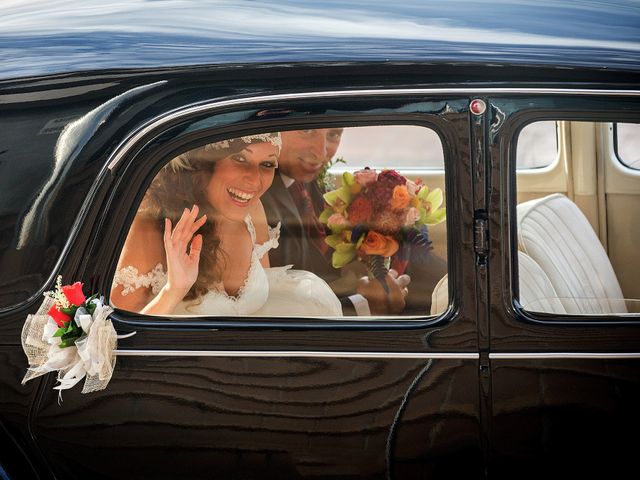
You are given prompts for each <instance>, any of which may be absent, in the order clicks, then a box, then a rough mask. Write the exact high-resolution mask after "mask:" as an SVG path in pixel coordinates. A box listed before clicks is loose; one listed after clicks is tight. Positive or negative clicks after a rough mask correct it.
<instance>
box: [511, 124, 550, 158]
mask: <svg viewBox="0 0 640 480" xmlns="http://www.w3.org/2000/svg"><path fill="white" fill-rule="evenodd" d="M557 158H558V141H557V136H556V122H552V121H541V122H533V123H530V124H529V125H527V126H525V127H524V128H523V129H522V131H521V132H520V135H519V136H518V151H517V158H516V168H517V169H518V170H526V169H536V168H543V167H548V166H550V165H552V164H553V163H554V162H555V161H556V160H557Z"/></svg>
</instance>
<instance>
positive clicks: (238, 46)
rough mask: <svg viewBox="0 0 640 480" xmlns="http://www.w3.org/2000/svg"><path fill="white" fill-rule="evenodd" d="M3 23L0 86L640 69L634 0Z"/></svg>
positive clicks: (39, 10)
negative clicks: (241, 68) (163, 78)
mask: <svg viewBox="0 0 640 480" xmlns="http://www.w3.org/2000/svg"><path fill="white" fill-rule="evenodd" d="M2 17H3V28H2V31H1V32H0V45H1V47H0V51H1V52H2V55H1V57H2V62H0V79H8V78H18V77H26V76H39V75H48V74H54V73H65V72H77V71H92V70H105V69H123V68H156V67H170V66H185V65H219V64H256V63H260V64H264V63H278V64H284V63H291V62H362V61H375V62H434V63H463V64H464V63H469V64H498V65H513V64H516V65H545V66H567V67H588V68H596V69H615V70H635V71H637V70H640V61H639V57H640V55H639V54H640V3H638V2H636V1H631V0H626V1H617V2H606V1H572V2H558V1H555V0H533V1H530V0H520V1H500V0H498V1H496V0H492V1H477V0H476V1H469V0H445V1H443V0H435V1H429V2H425V1H423V0H414V1H408V2H371V1H370V0H325V1H322V2H317V1H316V2H301V1H295V0H277V1H253V2H246V1H237V0H236V1H226V2H217V1H216V2H214V1H189V0H180V1H177V0H165V1H154V2H149V1H145V0H127V1H126V2H125V1H120V2H110V3H106V2H103V1H99V0H85V1H83V2H77V1H73V0H71V1H70V0H59V1H56V2H46V1H44V0H31V1H25V0H5V1H4V2H3V6H2Z"/></svg>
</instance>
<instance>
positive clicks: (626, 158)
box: [614, 123, 640, 170]
mask: <svg viewBox="0 0 640 480" xmlns="http://www.w3.org/2000/svg"><path fill="white" fill-rule="evenodd" d="M614 138H615V149H616V155H617V157H618V160H620V162H622V163H623V164H624V165H626V166H627V167H629V168H633V169H636V170H640V124H637V123H616V124H615V128H614Z"/></svg>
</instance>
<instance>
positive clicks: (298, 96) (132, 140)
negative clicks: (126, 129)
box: [107, 88, 640, 170]
mask: <svg viewBox="0 0 640 480" xmlns="http://www.w3.org/2000/svg"><path fill="white" fill-rule="evenodd" d="M417 94H420V95H427V94H428V95H465V96H467V95H474V96H484V95H600V96H640V91H637V90H595V89H562V88H459V89H456V88H431V89H429V88H399V89H389V90H334V91H321V92H303V93H283V94H275V95H259V96H255V97H243V98H232V99H228V100H214V101H211V102H207V103H200V104H197V105H192V106H186V107H183V108H180V109H178V110H173V111H171V112H168V113H166V114H163V115H160V116H158V117H156V118H154V119H152V120H150V121H149V122H148V123H146V124H145V125H143V126H142V127H140V128H139V129H138V130H137V131H136V132H134V133H133V134H132V135H131V136H130V137H129V138H128V139H126V140H124V141H123V142H121V143H120V145H118V146H117V147H116V149H115V150H114V152H113V153H112V154H111V155H110V157H109V160H108V162H107V168H108V169H109V170H113V169H114V168H116V167H117V166H118V164H119V163H120V162H121V161H122V158H123V157H124V156H125V155H126V154H127V152H128V151H129V150H131V148H132V147H133V146H134V145H135V144H136V143H137V142H138V141H139V140H140V139H141V138H143V137H144V136H145V135H146V134H147V133H149V132H150V131H152V130H154V129H156V128H158V127H160V126H162V125H163V124H164V123H168V122H171V121H174V120H176V119H179V118H181V117H183V116H188V115H193V114H198V113H203V112H206V111H209V110H210V111H215V110H217V109H220V108H225V107H231V106H236V107H237V106H242V105H252V104H256V103H265V102H274V101H282V100H304V99H318V98H342V97H354V96H388V95H417Z"/></svg>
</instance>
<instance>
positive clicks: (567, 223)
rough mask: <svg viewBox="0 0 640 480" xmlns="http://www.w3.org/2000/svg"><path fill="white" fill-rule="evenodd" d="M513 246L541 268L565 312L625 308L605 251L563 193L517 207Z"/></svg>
mask: <svg viewBox="0 0 640 480" xmlns="http://www.w3.org/2000/svg"><path fill="white" fill-rule="evenodd" d="M518 248H519V249H520V250H522V251H523V252H525V253H526V254H527V255H529V256H530V257H531V258H532V259H533V260H534V261H535V263H537V264H538V265H539V266H540V267H541V268H542V270H544V273H546V275H547V277H548V278H549V280H550V282H551V285H552V286H553V289H554V290H555V292H556V293H557V295H558V298H559V300H560V302H561V303H562V305H563V306H564V308H565V310H566V311H567V313H576V314H601V313H614V312H617V313H624V312H626V307H625V302H624V300H623V294H622V289H621V288H620V284H619V283H618V278H617V277H616V274H615V272H614V270H613V267H612V266H611V262H610V261H609V257H608V256H607V253H606V252H605V250H604V248H603V247H602V244H601V243H600V240H599V239H598V237H597V236H596V234H595V232H594V231H593V228H592V227H591V224H589V221H588V220H587V218H586V217H585V216H584V214H583V213H582V212H581V211H580V209H579V208H578V206H577V205H576V204H575V203H573V202H572V201H571V200H569V199H568V198H567V197H565V196H564V195H562V194H559V193H556V194H553V195H549V196H547V197H544V198H539V199H535V200H530V201H528V202H524V203H521V204H520V205H518Z"/></svg>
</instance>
